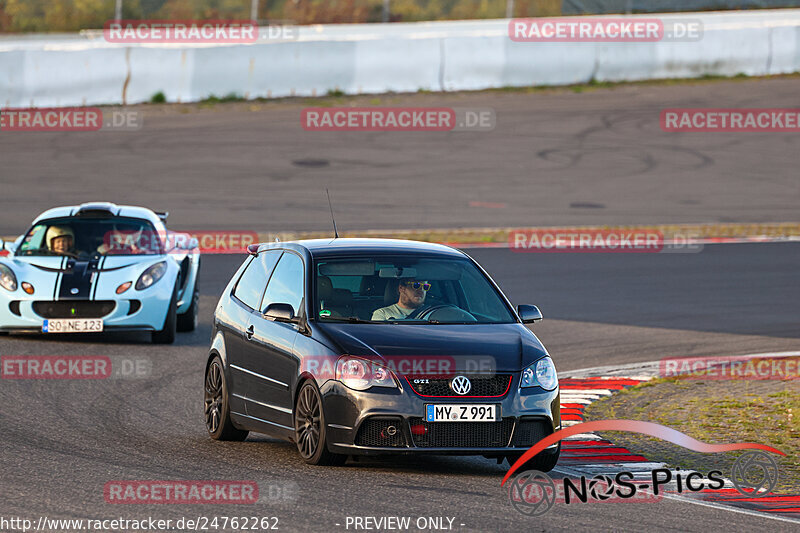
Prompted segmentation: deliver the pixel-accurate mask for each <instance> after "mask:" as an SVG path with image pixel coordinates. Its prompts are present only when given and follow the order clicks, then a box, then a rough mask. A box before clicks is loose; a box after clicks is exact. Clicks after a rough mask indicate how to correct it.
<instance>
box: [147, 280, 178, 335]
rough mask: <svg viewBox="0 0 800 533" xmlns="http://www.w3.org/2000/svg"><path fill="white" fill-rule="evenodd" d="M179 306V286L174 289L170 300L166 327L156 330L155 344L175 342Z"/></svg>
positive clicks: (165, 322) (154, 333) (165, 321)
mask: <svg viewBox="0 0 800 533" xmlns="http://www.w3.org/2000/svg"><path fill="white" fill-rule="evenodd" d="M177 307H178V287H177V286H175V290H173V291H172V299H171V300H170V302H169V309H168V310H167V318H166V320H164V329H162V330H161V331H154V332H153V333H152V340H153V343H154V344H172V343H173V342H175V330H176V328H177V321H178V318H177Z"/></svg>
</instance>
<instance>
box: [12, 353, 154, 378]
mask: <svg viewBox="0 0 800 533" xmlns="http://www.w3.org/2000/svg"><path fill="white" fill-rule="evenodd" d="M152 373H153V362H152V360H151V359H150V358H148V357H125V356H107V355H4V356H2V357H0V378H2V379H141V378H146V377H149V376H151V375H152Z"/></svg>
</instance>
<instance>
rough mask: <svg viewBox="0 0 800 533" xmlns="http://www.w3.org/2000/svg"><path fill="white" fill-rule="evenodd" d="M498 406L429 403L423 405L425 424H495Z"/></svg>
mask: <svg viewBox="0 0 800 533" xmlns="http://www.w3.org/2000/svg"><path fill="white" fill-rule="evenodd" d="M499 414H500V406H499V405H497V404H485V403H438V404H434V403H429V404H426V405H425V421H426V422H496V421H497V420H499V416H498V415H499Z"/></svg>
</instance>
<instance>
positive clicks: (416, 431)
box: [411, 424, 428, 435]
mask: <svg viewBox="0 0 800 533" xmlns="http://www.w3.org/2000/svg"><path fill="white" fill-rule="evenodd" d="M427 432H428V428H427V427H425V426H423V425H422V424H417V425H416V426H411V434H412V435H424V434H426V433H427Z"/></svg>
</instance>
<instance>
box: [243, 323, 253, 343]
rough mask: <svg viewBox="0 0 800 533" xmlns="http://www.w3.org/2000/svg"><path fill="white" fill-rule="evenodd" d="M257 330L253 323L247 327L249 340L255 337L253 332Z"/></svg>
mask: <svg viewBox="0 0 800 533" xmlns="http://www.w3.org/2000/svg"><path fill="white" fill-rule="evenodd" d="M255 332H256V331H255V329H253V325H252V324H250V327H249V328H247V331H246V332H245V333H247V340H250V339H252V338H253V334H255Z"/></svg>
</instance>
